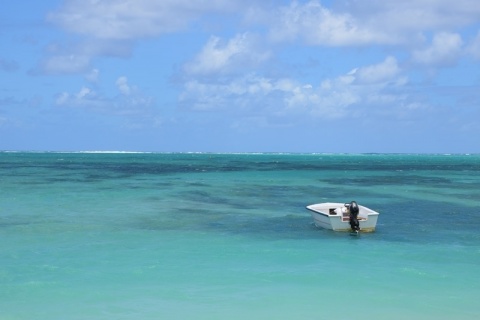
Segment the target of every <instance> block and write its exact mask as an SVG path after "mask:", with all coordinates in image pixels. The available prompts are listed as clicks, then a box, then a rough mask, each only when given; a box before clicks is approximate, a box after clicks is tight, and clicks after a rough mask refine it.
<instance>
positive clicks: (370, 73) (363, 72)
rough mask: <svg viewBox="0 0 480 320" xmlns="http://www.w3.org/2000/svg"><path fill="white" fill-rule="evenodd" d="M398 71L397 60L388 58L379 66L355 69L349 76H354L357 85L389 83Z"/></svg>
mask: <svg viewBox="0 0 480 320" xmlns="http://www.w3.org/2000/svg"><path fill="white" fill-rule="evenodd" d="M400 71H401V70H400V68H399V66H398V63H397V59H395V57H392V56H389V57H387V58H386V59H385V61H383V62H381V63H379V64H376V65H371V66H367V67H363V68H358V69H355V70H354V71H353V72H352V73H351V74H352V75H354V76H355V78H356V81H357V83H361V84H371V83H379V82H388V81H391V80H393V79H395V78H396V76H397V75H398V74H399V73H400Z"/></svg>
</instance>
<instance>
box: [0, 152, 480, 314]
mask: <svg viewBox="0 0 480 320" xmlns="http://www.w3.org/2000/svg"><path fill="white" fill-rule="evenodd" d="M479 190H480V155H403V154H393V155H389V154H359V155H347V154H345V155H334V154H331V155H327V154H148V153H140V154H126V153H112V154H109V153H7V152H1V153H0V191H1V195H0V236H1V239H2V241H1V244H0V319H131V318H135V319H179V318H190V319H225V318H229V319H245V318H254V319H266V318H277V319H294V318H295V319H327V318H329V319H346V318H349V319H351V318H354V319H380V318H388V319H407V318H409V319H410V318H415V319H451V318H455V319H476V318H477V317H478V316H480V308H478V304H477V298H478V297H480V286H479V285H478V284H479V280H480V276H478V270H479V267H480V233H479V231H478V228H479V227H480V214H479V210H480V192H479ZM351 200H356V201H357V202H358V203H359V204H362V205H365V206H367V207H369V208H372V209H374V210H376V211H379V212H380V217H379V222H378V225H377V230H376V232H374V233H372V234H362V235H361V236H359V237H351V236H349V235H348V234H347V233H336V232H333V231H329V230H323V229H318V228H316V227H315V226H314V225H313V220H312V218H311V216H310V214H309V212H308V211H307V210H306V209H305V206H306V205H308V204H312V203H317V202H348V201H351Z"/></svg>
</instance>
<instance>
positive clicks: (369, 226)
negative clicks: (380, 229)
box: [307, 202, 379, 232]
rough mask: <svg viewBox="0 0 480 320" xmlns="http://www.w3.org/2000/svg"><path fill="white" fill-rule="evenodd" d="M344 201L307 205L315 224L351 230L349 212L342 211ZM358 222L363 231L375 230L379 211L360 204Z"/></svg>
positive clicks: (339, 229) (337, 229) (338, 229)
mask: <svg viewBox="0 0 480 320" xmlns="http://www.w3.org/2000/svg"><path fill="white" fill-rule="evenodd" d="M342 208H344V204H343V203H335V202H325V203H317V204H312V205H309V206H307V209H308V210H310V213H311V215H312V218H313V221H314V222H315V225H316V226H317V227H320V228H325V229H330V230H334V231H351V227H350V218H349V215H348V213H345V212H342ZM359 209H360V212H359V214H358V222H359V224H360V231H361V232H373V231H375V228H376V226H377V220H378V215H379V213H378V212H376V211H373V210H371V209H369V208H367V207H364V206H359Z"/></svg>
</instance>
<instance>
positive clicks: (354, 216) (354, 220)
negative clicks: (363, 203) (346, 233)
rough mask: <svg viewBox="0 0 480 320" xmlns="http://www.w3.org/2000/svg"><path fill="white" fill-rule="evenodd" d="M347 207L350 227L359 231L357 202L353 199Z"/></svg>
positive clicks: (354, 230)
mask: <svg viewBox="0 0 480 320" xmlns="http://www.w3.org/2000/svg"><path fill="white" fill-rule="evenodd" d="M348 208H349V209H350V228H352V231H353V232H359V231H360V223H359V222H358V212H359V211H360V210H359V208H358V204H357V203H356V202H355V201H352V202H350V204H349V205H348Z"/></svg>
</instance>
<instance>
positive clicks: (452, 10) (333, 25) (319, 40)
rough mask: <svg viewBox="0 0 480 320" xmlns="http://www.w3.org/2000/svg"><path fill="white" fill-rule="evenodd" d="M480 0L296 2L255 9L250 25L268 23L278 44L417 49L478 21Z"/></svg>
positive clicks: (249, 15)
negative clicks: (432, 35) (433, 35)
mask: <svg viewBox="0 0 480 320" xmlns="http://www.w3.org/2000/svg"><path fill="white" fill-rule="evenodd" d="M479 15H480V6H479V5H478V1H477V0H459V1H455V2H452V1H449V0H435V1H432V0H405V1H396V2H392V1H384V0H362V1H343V2H338V3H336V4H335V6H331V7H330V8H327V7H326V6H323V5H322V4H321V2H320V1H317V0H312V1H307V2H300V1H294V2H292V3H291V4H290V5H287V6H282V7H279V8H277V9H275V10H270V11H262V10H260V9H258V10H256V11H255V10H250V11H249V13H248V15H247V16H248V17H249V19H250V21H252V22H255V23H258V24H266V25H267V27H268V28H269V30H270V36H271V38H272V39H274V40H275V41H296V40H299V41H302V42H304V43H307V44H310V45H323V46H357V45H372V44H379V45H416V44H419V43H420V44H421V43H422V41H423V36H424V34H425V33H429V32H435V31H437V30H444V31H449V30H450V31H452V30H455V29H458V28H462V27H465V26H468V25H469V24H472V23H477V22H478V16H479Z"/></svg>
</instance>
